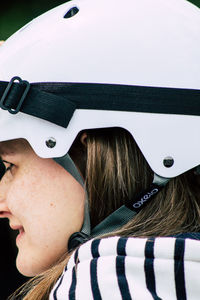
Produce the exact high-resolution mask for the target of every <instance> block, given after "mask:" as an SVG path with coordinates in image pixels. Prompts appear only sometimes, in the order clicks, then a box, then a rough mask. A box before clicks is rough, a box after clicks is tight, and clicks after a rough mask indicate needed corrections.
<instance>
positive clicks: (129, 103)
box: [0, 0, 200, 178]
mask: <svg viewBox="0 0 200 300" xmlns="http://www.w3.org/2000/svg"><path fill="white" fill-rule="evenodd" d="M199 49H200V10H199V9H198V8H197V7H196V6H194V5H193V4H191V3H189V2H187V1H185V0H168V1H160V0H137V1H136V0H135V1H133V0H127V1H125V2H122V1H120V0H80V1H76V0H73V1H69V2H67V3H65V4H63V5H60V6H58V7H56V8H55V9H52V10H50V11H49V12H47V13H45V14H43V15H42V16H40V17H38V18H36V19H34V20H33V21H31V22H30V23H28V24H27V25H26V26H24V27H23V28H22V29H20V30H19V31H18V32H16V33H15V34H14V35H13V36H12V37H10V38H9V39H8V40H7V41H6V42H5V43H4V45H3V46H1V48H0V80H1V82H0V97H1V102H0V103H1V104H0V105H1V109H0V128H1V131H0V141H5V140H10V139H16V138H25V139H27V140H28V141H29V143H30V144H31V146H32V147H33V149H34V151H35V152H36V153H37V154H38V155H39V156H41V157H44V158H47V157H52V158H56V157H61V156H64V155H65V154H66V153H67V152H68V150H69V148H70V146H71V144H72V143H73V141H74V139H75V137H76V136H77V134H78V133H79V132H80V131H81V130H84V129H91V128H105V127H123V128H125V129H127V130H128V131H129V132H130V133H131V134H132V135H133V137H134V139H135V140H136V142H137V144H138V146H139V148H140V149H141V151H142V153H143V155H144V156H145V158H146V160H147V162H148V163H149V165H150V167H151V168H152V170H153V171H154V173H155V174H157V175H159V176H161V177H165V178H172V177H175V176H178V175H179V174H182V173H184V172H186V171H187V170H189V169H191V168H194V167H196V166H198V165H199V164H200V154H199V153H200V140H199V128H200V116H199V115H200V56H199Z"/></svg>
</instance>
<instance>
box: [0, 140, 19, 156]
mask: <svg viewBox="0 0 200 300" xmlns="http://www.w3.org/2000/svg"><path fill="white" fill-rule="evenodd" d="M15 151H16V149H15V147H14V146H13V145H11V144H10V145H2V143H0V156H2V155H3V156H5V155H10V154H14V153H15Z"/></svg>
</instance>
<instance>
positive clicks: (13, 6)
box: [0, 0, 67, 40]
mask: <svg viewBox="0 0 200 300" xmlns="http://www.w3.org/2000/svg"><path fill="white" fill-rule="evenodd" d="M65 2H67V0H17V1H16V0H7V1H1V4H0V40H5V39H7V38H8V37H9V36H10V35H11V34H13V33H14V32H15V31H17V30H18V29H19V28H21V27H22V26H23V25H25V24H26V23H28V22H29V21H31V20H32V19H33V18H35V17H37V16H39V15H40V14H42V13H44V12H46V11H47V10H49V9H51V8H53V7H56V6H58V5H60V4H63V3H65Z"/></svg>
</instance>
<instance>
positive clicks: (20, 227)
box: [10, 224, 24, 231]
mask: <svg viewBox="0 0 200 300" xmlns="http://www.w3.org/2000/svg"><path fill="white" fill-rule="evenodd" d="M10 227H11V228H12V229H13V230H19V231H22V230H23V231H24V228H23V226H22V225H13V224H10Z"/></svg>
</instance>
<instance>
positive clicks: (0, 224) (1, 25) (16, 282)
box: [0, 0, 200, 300]
mask: <svg viewBox="0 0 200 300" xmlns="http://www.w3.org/2000/svg"><path fill="white" fill-rule="evenodd" d="M166 1H167V0H166ZM65 2H67V1H66V0H65V1H61V0H54V1H52V0H6V1H3V2H2V1H1V4H0V16H1V17H0V40H5V39H7V38H8V37H9V36H10V35H11V34H13V33H14V32H15V31H16V30H18V29H19V28H21V27H22V26H23V25H25V24H26V23H28V22H29V21H30V20H32V19H33V18H35V17H37V16H39V15H40V14H42V13H43V12H45V11H47V10H49V9H51V8H53V7H55V6H57V5H60V4H62V3H65ZM190 2H192V3H194V4H195V5H197V6H198V7H200V0H191V1H190ZM22 192H23V191H22ZM15 236H16V234H15V233H14V232H13V231H12V230H11V229H9V226H8V221H7V220H0V243H1V244H0V284H1V285H0V300H6V299H7V297H8V295H10V294H11V293H12V292H13V291H15V290H16V288H17V287H19V286H20V285H21V284H22V283H23V282H25V281H26V280H27V278H26V277H23V276H22V275H20V274H19V272H18V271H17V269H16V267H15V258H16V255H17V249H16V246H15Z"/></svg>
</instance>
